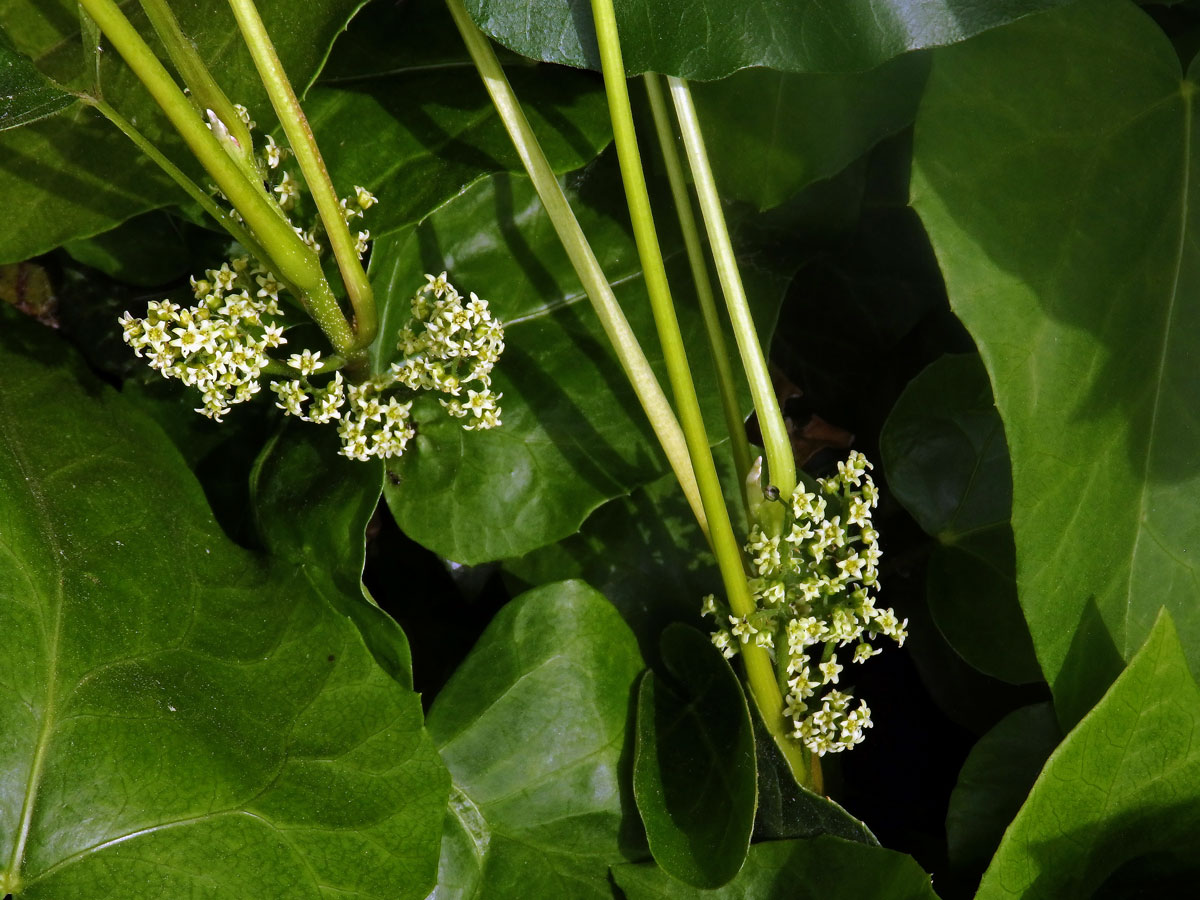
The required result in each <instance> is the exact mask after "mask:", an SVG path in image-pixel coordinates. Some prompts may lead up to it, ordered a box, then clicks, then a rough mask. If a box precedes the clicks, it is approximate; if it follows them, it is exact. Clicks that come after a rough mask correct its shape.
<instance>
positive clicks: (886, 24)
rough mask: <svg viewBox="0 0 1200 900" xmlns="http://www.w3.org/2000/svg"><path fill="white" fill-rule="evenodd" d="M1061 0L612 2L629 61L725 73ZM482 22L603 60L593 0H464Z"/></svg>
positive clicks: (673, 71) (869, 52)
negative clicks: (961, 0)
mask: <svg viewBox="0 0 1200 900" xmlns="http://www.w3.org/2000/svg"><path fill="white" fill-rule="evenodd" d="M1062 2H1063V0H993V2H990V3H973V4H967V5H962V4H952V5H949V6H947V5H938V4H929V5H921V6H917V7H914V6H913V5H912V4H909V3H905V2H902V0H849V2H844V3H838V4H835V5H827V4H824V3H820V2H818V0H762V2H757V3H745V2H743V0H704V2H699V3H691V4H687V5H684V6H680V5H677V4H667V3H655V2H653V0H625V2H620V3H617V4H615V5H616V8H617V9H616V11H617V25H618V27H619V28H620V31H621V49H622V52H623V54H624V57H625V68H626V71H628V72H629V73H631V74H640V73H642V72H661V73H663V74H668V75H678V76H680V77H683V78H698V79H711V78H721V77H723V76H725V75H728V74H730V73H731V72H733V71H735V70H737V69H742V68H745V67H747V66H769V67H770V68H773V69H783V70H785V71H792V72H845V71H852V70H855V69H860V70H861V69H869V68H871V67H873V66H877V65H879V64H880V63H883V62H886V61H887V60H889V59H891V58H892V57H894V56H899V55H900V54H901V53H904V52H906V51H909V50H917V49H920V48H922V47H936V46H941V45H943V44H951V43H954V42H955V41H961V40H963V39H964V38H967V37H970V36H971V35H973V34H977V33H978V32H980V31H984V30H986V29H988V28H994V27H996V26H997V25H1003V24H1004V23H1006V22H1011V21H1012V20H1014V19H1017V18H1020V17H1022V16H1026V15H1029V14H1030V13H1033V12H1037V11H1038V10H1042V9H1048V8H1050V7H1054V6H1058V5H1060V4H1061V3H1062ZM466 6H467V9H468V11H469V12H470V13H471V16H472V18H474V19H475V22H476V24H478V25H479V27H480V28H481V29H482V30H483V31H484V32H485V33H487V34H489V35H491V36H492V37H494V38H495V39H496V40H498V41H499V42H500V43H501V44H503V45H504V46H506V47H508V48H510V49H512V50H515V51H516V52H518V53H520V54H522V55H523V56H528V57H531V58H533V59H540V60H544V61H546V62H557V63H566V64H567V65H571V66H586V67H588V68H593V69H596V68H599V67H600V63H599V56H598V55H597V50H596V32H595V27H594V25H593V23H592V17H591V13H590V10H589V8H588V6H587V4H581V3H578V2H574V0H533V2H518V0H467V3H466Z"/></svg>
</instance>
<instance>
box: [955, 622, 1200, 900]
mask: <svg viewBox="0 0 1200 900" xmlns="http://www.w3.org/2000/svg"><path fill="white" fill-rule="evenodd" d="M1198 836H1200V687H1197V685H1196V682H1195V680H1194V679H1193V677H1192V675H1191V672H1189V670H1188V661H1187V658H1186V657H1185V655H1184V648H1183V647H1182V646H1181V645H1180V643H1179V637H1178V635H1177V634H1176V632H1175V627H1174V625H1173V623H1172V621H1171V616H1170V614H1169V613H1167V612H1165V611H1164V612H1162V613H1161V614H1160V615H1159V617H1158V620H1157V622H1156V623H1155V625H1154V627H1153V629H1152V630H1151V632H1150V636H1149V637H1148V638H1147V639H1146V643H1145V645H1144V646H1143V647H1142V649H1141V650H1140V651H1138V653H1137V654H1136V655H1135V656H1134V658H1133V660H1132V661H1131V662H1130V663H1129V666H1128V668H1126V669H1125V671H1124V672H1122V673H1121V675H1120V677H1118V678H1117V680H1116V682H1115V683H1114V684H1113V686H1112V687H1111V688H1110V689H1109V691H1108V693H1107V694H1105V696H1104V698H1103V699H1102V700H1101V701H1100V702H1099V703H1098V704H1097V705H1096V707H1095V708H1094V709H1093V710H1092V711H1091V712H1090V713H1088V715H1087V716H1086V717H1085V718H1084V719H1083V721H1081V722H1080V723H1079V725H1078V726H1077V727H1076V728H1075V730H1074V731H1072V732H1071V733H1070V734H1068V735H1067V737H1066V739H1065V740H1064V741H1063V742H1062V744H1061V745H1059V747H1058V749H1057V750H1055V751H1054V753H1053V754H1052V755H1051V757H1050V760H1049V762H1047V763H1046V767H1045V768H1044V769H1043V770H1042V774H1041V775H1040V776H1039V777H1038V780H1037V783H1036V784H1034V786H1033V790H1032V791H1031V792H1030V794H1029V799H1028V800H1026V801H1025V805H1024V806H1023V807H1021V812H1020V813H1019V814H1018V815H1017V818H1016V819H1015V820H1014V821H1013V823H1012V825H1011V826H1009V829H1008V831H1007V832H1006V833H1005V835H1004V840H1003V842H1002V843H1001V844H1000V849H999V850H998V851H997V853H996V856H995V858H994V859H993V860H992V864H991V866H990V867H989V868H988V870H987V873H986V874H985V875H984V878H983V884H982V885H981V887H980V889H979V894H978V897H979V898H980V900H992V898H1003V897H1021V898H1023V900H1039V898H1043V897H1044V898H1048V900H1049V898H1053V900H1064V898H1072V897H1092V896H1104V897H1130V896H1134V895H1135V894H1136V893H1139V892H1140V891H1142V890H1144V889H1145V886H1146V885H1154V887H1155V890H1164V891H1167V892H1168V893H1170V894H1174V893H1175V891H1174V890H1171V888H1183V887H1184V886H1185V885H1187V887H1186V888H1185V891H1186V890H1191V889H1192V888H1194V886H1195V859H1196V853H1197V851H1200V839H1198ZM1184 872H1186V873H1189V874H1187V875H1186V876H1184V877H1180V875H1181V873H1184Z"/></svg>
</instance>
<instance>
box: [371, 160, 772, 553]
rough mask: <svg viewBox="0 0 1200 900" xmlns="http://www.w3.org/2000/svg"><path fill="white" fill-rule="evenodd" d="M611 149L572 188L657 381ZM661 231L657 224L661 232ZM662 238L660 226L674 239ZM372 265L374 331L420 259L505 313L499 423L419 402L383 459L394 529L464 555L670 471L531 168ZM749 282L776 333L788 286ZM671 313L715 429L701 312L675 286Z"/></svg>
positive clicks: (393, 312) (466, 199) (516, 544)
mask: <svg viewBox="0 0 1200 900" xmlns="http://www.w3.org/2000/svg"><path fill="white" fill-rule="evenodd" d="M611 162H612V160H611V159H610V158H602V159H601V160H600V161H599V162H598V163H597V164H596V165H595V166H593V167H592V168H591V169H589V170H588V171H587V175H586V177H584V178H583V179H581V180H580V181H578V182H577V183H576V188H575V189H574V190H572V191H571V192H570V196H571V198H572V199H571V204H572V206H573V208H574V209H575V212H576V215H577V216H578V217H579V220H580V222H581V224H582V226H583V229H584V231H585V232H586V233H587V234H588V237H589V240H590V241H591V243H592V247H593V248H594V250H595V251H596V254H597V257H598V258H599V261H600V264H601V266H602V267H603V268H604V271H605V272H606V273H607V275H608V277H609V279H610V281H611V282H612V284H613V285H614V289H615V291H616V295H617V299H618V301H620V303H621V305H622V307H623V308H624V310H625V312H626V315H627V316H628V317H629V320H630V324H631V326H632V327H633V330H634V331H635V332H636V333H637V335H638V337H639V339H640V340H641V341H642V346H643V349H644V350H645V352H646V355H647V357H648V358H649V360H650V362H651V364H652V365H653V366H654V367H655V371H656V372H657V373H658V376H659V379H660V381H662V382H663V383H666V376H665V373H664V370H663V367H662V364H661V351H660V350H659V349H658V342H657V338H656V336H655V331H654V326H653V320H652V317H651V313H650V309H649V304H648V302H647V300H646V294H645V288H644V284H643V281H642V278H641V269H640V266H639V263H638V261H637V260H638V258H637V253H636V251H635V248H634V245H633V240H632V238H631V237H630V236H629V234H628V232H627V231H626V227H627V225H626V223H627V222H628V214H627V212H625V210H624V209H623V207H622V204H623V201H624V194H623V193H622V191H621V189H620V187H619V182H618V181H617V177H616V172H615V171H614V168H615V167H614V166H612V165H611ZM665 233H666V232H665ZM668 240H669V239H668ZM664 244H665V250H664V252H665V254H666V255H667V257H668V259H667V263H668V270H669V273H670V274H671V275H672V276H673V282H674V283H675V284H676V285H677V286H686V285H689V284H690V275H689V273H688V268H687V261H686V259H685V258H684V255H683V252H682V250H681V249H680V248H679V242H678V241H677V240H675V241H671V242H669V243H668V242H667V241H664ZM374 254H375V255H374V260H375V264H374V265H373V266H372V269H371V275H372V280H373V282H374V285H375V294H376V297H377V298H379V300H380V303H381V331H382V333H383V334H384V335H385V336H391V335H395V334H396V333H397V332H398V330H399V329H400V327H401V326H402V325H403V324H404V322H405V321H407V319H408V318H409V316H410V313H411V306H410V300H411V297H412V295H413V293H414V292H415V291H416V289H417V288H418V287H419V286H420V285H421V284H423V283H424V278H423V275H422V273H423V272H430V273H438V272H441V271H443V270H445V269H449V270H450V279H451V280H452V281H453V282H454V284H455V285H456V286H457V287H458V289H459V290H461V291H463V292H464V294H465V293H466V292H468V291H473V292H475V293H477V294H479V296H481V297H483V298H484V299H485V300H487V301H488V302H489V304H490V305H491V307H492V310H493V311H494V312H495V314H496V316H497V317H498V318H500V319H501V320H503V321H504V322H505V323H506V344H507V349H506V350H505V351H504V356H503V357H502V358H501V360H500V362H499V364H498V365H497V366H496V369H495V371H494V372H493V379H494V387H495V389H497V390H499V391H501V392H502V393H503V394H504V399H503V400H502V401H501V405H502V406H503V417H502V418H503V422H504V424H503V426H502V427H501V428H497V429H493V430H491V431H484V432H464V431H463V430H462V428H461V427H460V425H459V423H458V422H457V421H456V420H454V419H451V418H450V417H449V416H447V415H446V414H445V412H444V411H443V410H442V408H441V407H440V406H438V404H437V402H436V401H434V400H433V399H432V398H428V402H427V403H425V404H424V405H423V406H422V405H418V406H415V407H414V409H413V418H414V420H415V421H416V423H417V429H418V437H417V440H416V442H415V446H414V447H411V448H410V450H409V451H408V452H407V453H406V454H405V455H404V456H403V457H402V458H401V459H400V460H398V461H397V462H395V463H393V464H392V466H391V469H392V471H393V472H394V473H395V474H396V475H397V477H398V478H399V479H400V481H399V483H398V484H391V483H389V484H387V485H385V486H384V495H385V497H386V498H387V501H388V506H389V507H390V508H391V510H392V513H393V514H394V515H395V517H396V521H397V522H398V523H399V525H400V527H401V529H402V530H403V531H404V532H405V533H406V534H408V535H409V536H410V537H412V538H413V539H414V540H416V541H418V542H420V543H421V544H423V545H425V546H426V547H429V548H430V549H432V550H434V551H435V552H436V553H438V554H440V555H442V556H445V557H448V558H450V559H452V560H455V561H457V562H462V563H478V562H484V561H487V560H493V559H502V558H505V557H511V556H518V555H521V554H523V553H527V552H529V551H530V550H533V549H535V548H537V547H540V546H544V545H546V544H548V543H550V542H552V541H555V540H559V539H561V538H563V537H565V536H567V535H569V534H572V533H574V532H575V531H576V530H577V529H578V528H579V526H580V524H581V523H582V522H583V520H584V519H585V518H586V517H587V515H588V514H589V513H590V512H591V511H592V510H594V509H595V508H596V507H598V506H599V505H600V504H602V503H604V502H605V501H607V500H610V499H612V498H613V497H617V496H620V495H622V494H625V493H628V492H629V491H630V490H631V489H632V488H634V487H637V486H638V485H640V484H644V483H646V482H648V481H650V480H652V479H654V478H655V477H657V476H658V475H659V474H661V473H662V472H663V471H664V470H665V469H666V463H665V461H664V459H663V457H662V455H661V452H660V450H659V448H658V444H657V442H656V440H655V439H654V436H653V434H652V432H651V431H650V428H649V425H648V424H647V423H646V421H645V415H644V413H643V412H642V410H641V407H640V406H639V405H638V403H637V400H636V398H635V396H634V394H633V391H632V388H630V386H629V383H628V381H627V380H626V378H625V375H624V373H623V372H622V370H621V368H620V366H619V364H618V363H617V361H616V357H615V356H614V354H613V353H612V350H611V349H610V348H609V346H608V341H607V338H606V336H605V335H604V332H603V329H602V328H601V327H600V324H599V321H598V320H597V319H596V317H595V315H594V313H593V312H592V310H591V307H590V305H589V303H588V300H587V297H586V295H585V294H584V293H583V289H582V287H581V286H580V284H579V281H578V279H577V278H576V276H575V272H574V269H572V267H571V265H570V262H569V261H568V259H567V256H566V253H565V252H564V251H563V249H562V246H561V244H560V243H559V241H558V238H557V236H556V235H555V233H554V230H553V228H552V227H551V225H550V222H549V219H548V218H547V217H546V215H545V213H544V212H543V209H542V205H541V202H540V201H539V200H538V197H537V194H536V193H535V192H534V191H533V189H532V187H530V185H529V182H528V180H526V179H525V178H518V177H512V178H507V177H503V176H497V177H493V178H490V179H488V180H487V181H484V182H481V183H479V184H477V185H475V186H474V187H472V188H471V189H470V190H468V191H466V192H465V193H464V194H463V195H462V196H461V197H458V198H456V199H455V200H454V201H452V202H451V203H448V204H447V205H446V206H445V207H443V208H442V209H440V210H438V211H437V212H436V213H434V214H433V215H431V216H430V217H429V218H428V219H427V220H426V221H425V222H424V223H422V225H421V226H420V227H419V228H417V229H415V230H410V231H407V232H402V233H399V234H397V235H394V236H393V237H390V238H386V239H384V240H383V241H380V242H379V243H378V244H376V246H375V251H374ZM743 276H744V277H745V279H746V282H747V291H748V292H749V294H750V296H751V298H752V300H751V302H752V305H753V307H754V309H755V312H756V313H757V320H758V323H759V327H760V331H763V332H767V333H769V327H767V323H768V322H769V321H770V320H771V319H773V317H774V311H775V308H776V307H775V304H776V303H777V302H778V300H779V298H780V295H781V293H782V288H783V285H784V284H785V283H786V282H785V281H784V280H782V279H780V277H779V276H778V275H777V274H775V273H773V272H771V271H766V270H764V269H762V268H760V267H759V266H757V265H756V264H755V261H754V260H747V261H746V264H745V265H744V267H743ZM678 296H679V298H680V302H679V303H678V308H679V317H680V326H681V328H682V329H683V334H684V339H685V341H686V343H687V346H689V347H694V348H697V350H696V352H693V353H692V360H691V362H692V369H693V372H694V373H695V375H696V380H697V390H698V391H699V393H700V397H701V405H702V406H703V407H704V408H705V409H706V410H707V411H708V412H709V413H710V416H709V425H710V434H714V435H715V434H719V433H720V431H719V429H723V427H724V426H723V424H722V423H721V421H720V418H719V416H720V403H719V400H718V398H717V389H716V381H715V377H714V376H713V374H712V366H711V364H710V362H709V359H708V354H707V351H706V349H705V347H706V338H705V337H704V333H703V323H702V321H701V319H700V315H699V311H698V309H697V308H696V307H695V306H694V304H692V303H689V302H687V301H686V300H684V299H683V298H684V297H686V296H687V295H686V293H685V292H684V290H681V291H680V293H679V295H678ZM376 346H377V349H378V352H377V355H376V360H375V364H376V365H377V366H378V367H380V368H382V367H385V366H386V365H387V364H388V363H389V362H390V361H391V360H392V359H393V358H394V355H395V354H396V349H395V344H394V338H391V337H385V338H383V339H382V340H381V341H380V342H379V344H377V345H376Z"/></svg>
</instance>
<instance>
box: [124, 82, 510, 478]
mask: <svg viewBox="0 0 1200 900" xmlns="http://www.w3.org/2000/svg"><path fill="white" fill-rule="evenodd" d="M237 112H238V115H239V116H240V117H241V119H242V121H243V122H244V123H245V125H246V127H247V128H248V129H253V128H254V123H253V122H252V121H251V120H250V115H249V113H248V112H247V111H246V110H245V109H244V108H243V107H241V106H239V107H237ZM208 119H209V127H210V128H212V130H213V131H214V133H216V134H217V136H218V137H219V138H221V139H222V140H226V141H232V140H233V139H232V138H231V137H230V135H229V133H228V130H227V129H226V128H225V126H224V124H223V123H222V122H221V121H220V119H219V118H218V117H217V116H216V115H215V114H213V113H212V112H211V111H209V112H208ZM235 143H236V142H235ZM287 156H288V151H287V150H286V149H284V148H282V147H280V146H278V145H277V144H276V143H275V141H274V140H273V139H272V138H271V137H270V136H269V135H268V136H267V137H266V139H265V142H264V146H263V147H262V149H261V150H260V151H259V153H258V155H257V157H256V159H257V163H256V165H257V167H258V170H259V172H260V173H261V174H262V176H263V177H264V181H265V184H266V186H267V188H268V190H269V191H270V192H271V193H273V194H276V195H278V200H277V203H278V206H279V209H280V210H281V211H282V213H283V214H284V215H285V216H287V215H289V214H291V213H293V212H295V210H296V207H297V203H298V200H299V197H300V186H299V181H298V180H297V179H296V178H295V177H294V176H293V175H292V174H291V173H289V172H288V171H286V170H283V169H281V168H280V167H281V166H282V164H283V162H284V160H285V159H286V158H287ZM214 190H215V188H214ZM218 193H219V192H218ZM377 202H378V201H377V200H376V198H375V195H374V194H372V193H371V192H370V191H368V190H367V189H366V188H363V187H359V186H355V188H354V195H353V196H351V197H347V198H345V199H343V200H342V201H341V204H340V205H341V212H342V216H343V218H344V219H345V221H346V223H347V224H349V223H350V222H352V221H353V220H354V219H360V218H362V217H363V213H364V212H366V210H368V209H370V208H371V207H372V206H374V205H375V204H376V203H377ZM231 214H232V215H234V216H236V215H237V213H236V210H234V211H231ZM289 221H291V220H290V219H289ZM293 227H294V228H295V230H296V233H297V234H298V235H299V236H300V237H301V239H302V240H303V241H304V242H305V243H306V244H307V245H308V246H309V247H311V248H312V249H313V251H314V252H315V253H318V254H319V253H320V252H321V249H322V248H321V245H320V243H319V241H318V235H319V233H320V230H319V226H318V225H314V226H313V227H311V228H309V229H308V230H305V229H303V228H300V227H296V226H295V225H294V224H293ZM370 236H371V235H370V232H369V231H366V230H363V231H359V232H358V236H357V247H356V249H357V251H358V255H359V258H360V259H361V258H362V256H363V254H365V253H366V252H367V248H368V246H369V241H370ZM426 281H427V283H426V284H424V285H422V287H421V288H420V290H418V291H417V293H416V295H415V296H414V297H413V299H412V318H411V319H410V320H409V322H408V324H407V325H406V326H405V327H404V329H403V330H402V331H401V333H400V343H399V347H400V349H401V350H402V351H403V352H404V358H403V359H402V361H401V362H399V363H395V364H393V365H392V366H391V368H390V369H389V370H388V371H387V372H385V373H383V374H381V375H376V376H374V377H371V378H369V379H366V380H364V381H359V382H350V381H347V380H346V379H345V378H344V377H343V375H342V373H341V372H340V371H337V370H338V369H339V368H340V367H341V366H342V364H343V361H342V360H340V359H338V358H336V357H334V358H331V359H326V360H322V359H321V353H320V351H312V350H303V351H302V352H300V353H293V354H292V355H291V356H290V357H288V359H287V360H286V362H283V361H281V360H276V359H272V358H271V357H270V356H269V355H268V351H269V350H273V349H275V348H278V347H280V346H281V345H283V344H285V343H287V341H286V339H285V338H284V337H283V327H282V325H281V324H280V322H281V320H282V318H283V317H282V314H281V312H280V309H279V302H278V301H279V294H280V292H281V291H282V290H283V289H284V288H283V286H282V285H281V284H280V283H279V282H278V281H277V280H276V278H275V277H274V276H273V275H272V274H271V273H270V272H268V271H267V270H266V269H265V268H263V267H261V266H255V265H252V264H251V260H250V258H249V257H245V256H243V257H239V258H237V259H234V260H232V261H231V262H229V263H226V264H224V265H222V266H221V268H220V269H214V270H209V271H208V272H207V273H206V276H205V278H203V279H200V280H197V279H195V278H193V279H192V288H193V291H194V293H195V297H196V300H197V301H198V302H197V305H196V306H194V307H189V308H186V309H185V308H182V307H180V306H178V305H177V304H174V303H171V302H169V301H166V300H164V301H161V302H155V303H151V304H150V306H149V310H148V312H147V315H146V317H145V318H144V319H139V318H136V317H134V316H133V315H131V314H130V313H128V312H126V313H125V315H124V316H122V317H121V319H120V322H121V324H122V326H123V328H124V336H125V341H126V343H128V344H129V345H130V346H132V347H133V349H134V352H135V353H136V354H137V355H138V356H146V357H147V359H148V361H149V363H150V365H151V366H152V367H153V368H155V369H157V370H159V371H160V372H162V373H163V375H165V376H167V377H168V378H178V379H180V380H182V381H183V382H184V383H185V384H188V385H190V386H193V387H196V388H197V389H198V390H199V391H200V392H201V395H202V396H203V398H204V405H203V406H202V407H201V408H200V409H198V410H197V412H201V413H204V414H205V415H207V416H209V417H211V418H213V419H216V420H217V421H220V420H221V418H222V416H224V415H225V413H227V412H228V411H229V409H230V407H231V406H232V405H233V404H234V403H241V402H243V401H246V400H249V399H250V398H251V397H253V396H254V395H255V394H256V393H258V392H259V390H260V389H261V383H260V381H259V379H260V378H261V377H262V376H263V374H264V373H266V374H271V375H278V374H282V373H284V372H286V373H288V374H289V376H290V377H287V378H283V379H280V380H276V381H272V382H271V384H270V389H271V391H272V392H274V394H275V395H276V398H277V399H276V404H275V405H276V406H278V407H279V408H280V409H282V410H283V411H284V412H285V413H286V414H288V415H291V416H296V417H298V418H300V419H302V420H303V421H305V422H315V423H317V424H329V423H333V422H334V421H335V420H336V422H337V429H338V435H339V437H340V438H341V441H342V449H341V451H340V452H341V453H342V455H344V456H347V457H349V458H351V459H357V460H368V459H372V458H381V459H387V458H392V457H397V456H400V455H401V454H403V453H404V451H405V449H406V448H407V447H408V443H409V441H410V440H412V438H413V437H414V436H415V434H416V429H415V428H414V427H413V424H412V422H411V419H410V414H411V411H412V405H413V398H414V397H415V395H416V394H417V392H419V391H435V392H438V393H440V394H443V395H445V396H443V397H440V398H439V400H441V403H442V406H443V407H444V408H445V409H446V411H447V412H448V413H449V414H450V415H451V416H452V417H454V418H457V419H462V420H465V421H464V423H463V428H465V429H466V430H468V431H474V430H477V429H487V428H495V427H496V426H498V425H499V424H500V407H499V405H498V401H499V400H500V395H499V394H495V393H493V392H492V389H491V372H492V368H493V367H494V366H495V364H496V362H497V360H498V359H499V358H500V354H501V352H502V351H503V350H504V326H503V325H502V324H501V323H500V322H499V321H498V320H496V319H494V318H493V317H492V314H491V311H490V310H489V309H488V304H487V302H486V301H484V300H480V299H479V298H478V297H477V296H476V295H475V294H471V295H470V296H469V298H463V297H462V296H461V295H460V294H459V293H458V291H457V290H455V288H454V286H453V285H451V284H450V283H449V282H447V280H446V273H445V272H443V273H442V274H441V275H438V276H436V277H435V276H433V275H427V276H426ZM314 379H315V380H319V381H321V382H323V383H321V384H315V383H314ZM464 392H465V394H464Z"/></svg>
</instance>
